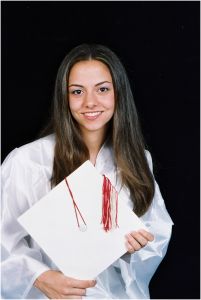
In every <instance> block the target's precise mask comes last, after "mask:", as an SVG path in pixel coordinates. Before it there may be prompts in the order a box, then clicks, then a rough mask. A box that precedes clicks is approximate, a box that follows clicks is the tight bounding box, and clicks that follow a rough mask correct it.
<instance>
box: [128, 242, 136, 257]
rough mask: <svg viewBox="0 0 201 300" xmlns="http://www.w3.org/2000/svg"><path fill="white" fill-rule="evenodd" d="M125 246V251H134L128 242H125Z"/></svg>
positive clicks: (131, 252)
mask: <svg viewBox="0 0 201 300" xmlns="http://www.w3.org/2000/svg"><path fill="white" fill-rule="evenodd" d="M126 248H127V251H128V252H129V253H130V254H133V253H134V252H135V250H134V249H133V247H132V246H131V245H130V244H129V243H128V242H127V243H126Z"/></svg>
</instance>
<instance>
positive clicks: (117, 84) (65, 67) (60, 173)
mask: <svg viewBox="0 0 201 300" xmlns="http://www.w3.org/2000/svg"><path fill="white" fill-rule="evenodd" d="M91 59H94V60H98V61H101V62H103V63H104V64H106V65H107V67H108V68H109V70H110V72H111V76H112V79H113V85H114V91H115V112H114V116H113V118H112V120H111V124H110V126H109V132H108V138H109V141H110V143H111V145H112V147H113V151H114V161H115V164H116V166H117V168H118V170H119V172H120V176H121V181H122V184H123V185H125V186H126V187H127V188H128V189H129V190H130V195H131V199H132V201H133V203H134V211H135V213H136V214H137V215H138V216H141V215H143V214H144V213H145V212H146V211H147V210H148V208H149V206H150V204H151V202H152V199H153V195H154V180H153V176H152V173H151V171H150V169H149V166H148V163H147V159H146V155H145V145H144V141H143V136H142V133H141V129H140V124H139V120H138V114H137V110H136V107H135V103H134V99H133V95H132V92H131V88H130V84H129V80H128V77H127V74H126V71H125V69H124V67H123V65H122V63H121V62H120V60H119V58H118V57H117V56H116V54H115V53H114V52H113V51H111V50H110V49H109V48H107V47H105V46H103V45H98V44H92V45H91V44H90V45H89V44H82V45H79V46H77V47H75V48H74V49H72V50H71V51H70V52H69V53H68V54H67V55H66V57H65V58H64V60H63V62H62V63H61V65H60V67H59V70H58V73H57V78H56V83H55V91H54V102H53V119H52V129H53V132H54V133H55V138H56V144H55V153H54V164H53V174H52V186H54V185H56V184H58V183H59V182H60V181H62V180H63V179H64V177H65V176H68V175H69V174H70V173H71V172H73V171H74V170H75V169H76V168H78V167H79V166H80V165H81V164H82V163H83V162H84V161H86V160H87V159H89V151H88V149H87V147H86V145H85V143H84V141H83V138H82V135H81V132H80V129H79V126H78V124H77V123H76V121H75V120H74V118H73V117H72V115H71V112H70V109H69V106H68V89H67V85H68V78H69V73H70V70H71V68H72V66H73V65H74V64H75V63H77V62H79V61H84V60H91Z"/></svg>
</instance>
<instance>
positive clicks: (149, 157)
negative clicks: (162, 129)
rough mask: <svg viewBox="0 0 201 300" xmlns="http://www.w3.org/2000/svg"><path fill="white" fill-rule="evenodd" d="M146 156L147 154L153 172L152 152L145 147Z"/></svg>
mask: <svg viewBox="0 0 201 300" xmlns="http://www.w3.org/2000/svg"><path fill="white" fill-rule="evenodd" d="M145 156H146V159H147V162H148V165H149V168H150V170H151V172H153V162H152V157H151V153H150V152H149V151H148V150H146V149H145Z"/></svg>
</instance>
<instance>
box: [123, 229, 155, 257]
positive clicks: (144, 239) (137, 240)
mask: <svg viewBox="0 0 201 300" xmlns="http://www.w3.org/2000/svg"><path fill="white" fill-rule="evenodd" d="M126 239H127V242H126V246H127V249H128V252H129V253H131V254H132V253H134V252H135V251H138V250H140V249H141V248H142V247H144V246H146V244H147V243H148V242H151V241H153V239H154V236H153V234H151V233H150V232H148V231H146V230H144V229H140V230H138V231H132V232H131V233H129V234H127V235H126Z"/></svg>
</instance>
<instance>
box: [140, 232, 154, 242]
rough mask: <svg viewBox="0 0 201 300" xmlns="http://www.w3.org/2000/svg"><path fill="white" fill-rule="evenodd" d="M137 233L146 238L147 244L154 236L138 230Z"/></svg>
mask: <svg viewBox="0 0 201 300" xmlns="http://www.w3.org/2000/svg"><path fill="white" fill-rule="evenodd" d="M138 232H140V233H141V234H142V235H143V236H144V238H146V239H147V240H148V241H149V242H152V241H153V240H154V235H153V234H151V233H150V232H148V231H146V230H144V229H140V230H138Z"/></svg>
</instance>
